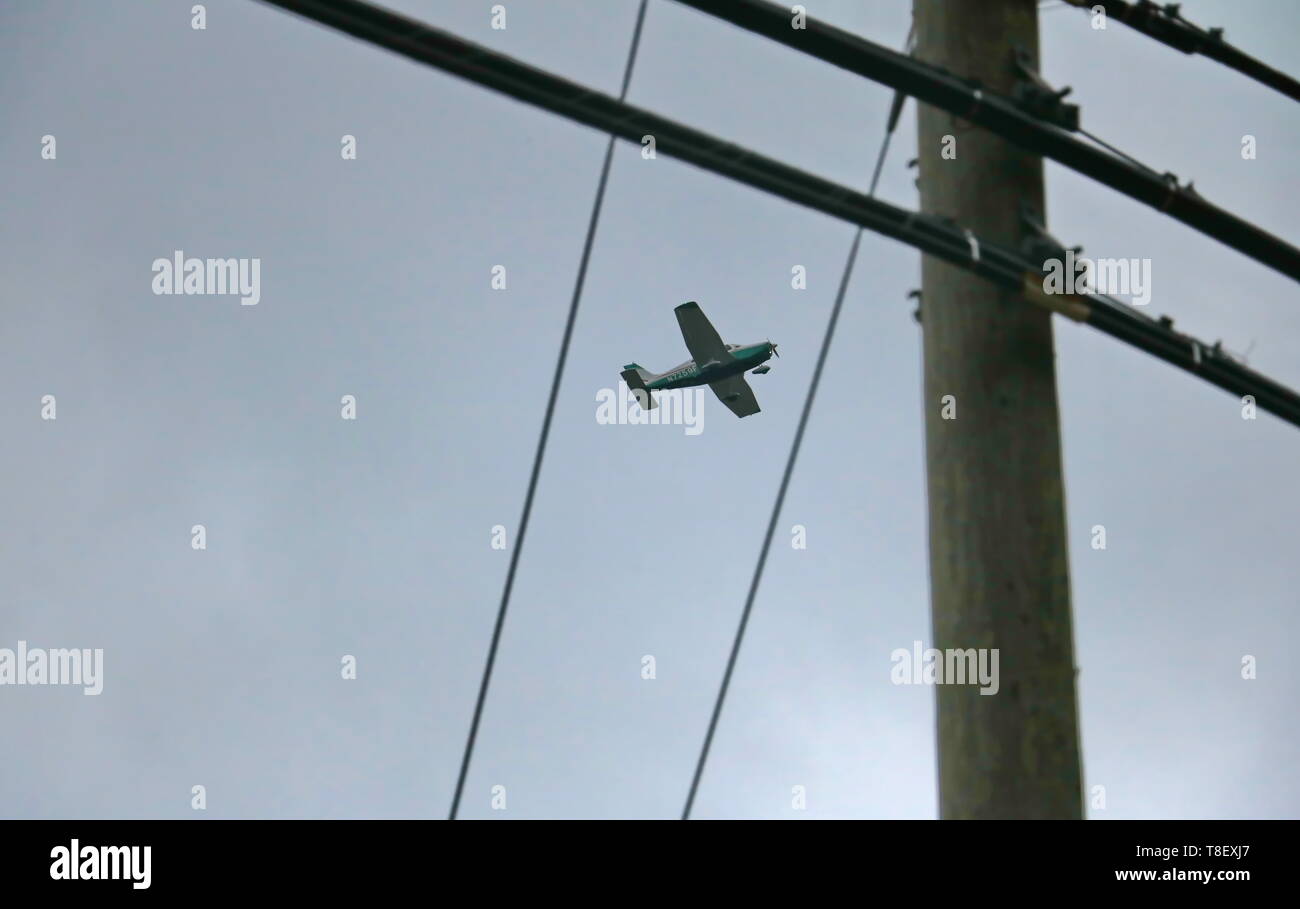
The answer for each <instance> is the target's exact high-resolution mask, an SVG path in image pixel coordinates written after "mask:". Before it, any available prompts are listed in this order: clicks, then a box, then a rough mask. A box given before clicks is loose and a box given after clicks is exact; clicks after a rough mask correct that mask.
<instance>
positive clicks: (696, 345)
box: [622, 301, 781, 417]
mask: <svg viewBox="0 0 1300 909" xmlns="http://www.w3.org/2000/svg"><path fill="white" fill-rule="evenodd" d="M673 312H674V313H676V314H677V324H678V325H680V326H681V329H682V337H683V338H684V339H685V340H686V349H687V350H689V351H690V352H691V357H692V358H693V359H690V360H687V361H686V362H685V363H683V364H682V365H680V366H675V367H673V368H672V369H670V370H668V371H667V372H661V373H658V374H656V373H652V372H650V371H649V370H648V369H643V368H642V367H640V366H638V365H637V364H635V363H629V364H627V365H626V366H624V367H623V373H622V375H623V381H624V382H626V383H627V387H628V388H629V389H631V391H632V394H633V396H634V397H635V398H636V399H637V403H638V404H640V405H641V407H642V409H644V410H651V409H653V408H654V407H655V406H656V404H655V400H654V398H653V397H652V396H651V394H650V392H652V391H663V390H665V389H669V388H690V387H692V386H695V385H707V386H709V387H710V388H712V389H713V393H714V394H715V395H717V396H718V400H719V401H721V402H722V403H723V404H726V405H727V407H729V408H730V409H731V412H732V413H734V414H735V415H736V416H738V417H747V416H749V415H750V414H755V413H758V412H759V410H760V408H759V406H758V401H756V400H755V399H754V390H753V389H752V388H750V387H749V383H748V382H746V381H745V372H746V371H748V370H750V369H752V370H753V371H754V375H756V376H761V375H763V374H764V373H766V372H768V370H770V369H771V368H772V367H770V366H768V365H767V361H768V360H770V359H771V358H772V355H773V354H776V356H777V357H780V356H781V355H780V354H779V353H777V352H776V345H775V344H773V343H772V342H771V341H759V342H758V343H756V344H723V343H722V338H720V337H718V333H717V331H716V330H715V329H714V328H713V326H712V325H711V324H710V323H709V320H708V318H707V317H706V316H705V315H704V311H703V310H702V309H700V305H699V304H698V303H696V302H694V301H692V302H690V303H683V304H682V305H681V306H678V307H677V308H676V309H674V310H673Z"/></svg>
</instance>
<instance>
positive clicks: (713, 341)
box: [673, 301, 732, 366]
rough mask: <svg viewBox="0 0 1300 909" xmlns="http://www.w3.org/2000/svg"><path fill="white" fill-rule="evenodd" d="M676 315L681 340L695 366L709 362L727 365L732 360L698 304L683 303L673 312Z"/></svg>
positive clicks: (725, 346)
mask: <svg viewBox="0 0 1300 909" xmlns="http://www.w3.org/2000/svg"><path fill="white" fill-rule="evenodd" d="M673 312H675V313H676V314H677V324H678V325H680V326H681V329H682V338H683V339H685V341H686V349H687V350H689V351H690V352H691V359H692V360H694V361H695V365H696V366H704V365H705V364H706V363H708V362H709V361H711V360H714V361H717V362H719V363H729V362H730V361H731V359H732V356H731V354H730V352H728V350H727V345H726V344H723V343H722V339H721V338H720V337H718V332H717V331H716V330H715V329H714V327H713V326H712V325H711V324H710V323H709V320H708V317H707V316H705V315H704V310H702V309H700V304H698V303H695V302H694V301H692V302H690V303H683V304H682V305H681V306H678V307H677V308H676V309H674V310H673Z"/></svg>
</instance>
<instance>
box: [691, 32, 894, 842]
mask: <svg viewBox="0 0 1300 909" xmlns="http://www.w3.org/2000/svg"><path fill="white" fill-rule="evenodd" d="M911 43H912V33H911V32H909V33H908V36H907V44H908V46H909V47H910V46H911ZM905 100H906V98H905V96H904V95H902V94H901V93H900V94H897V95H895V96H894V100H893V102H892V103H891V104H890V110H889V117H888V120H887V121H886V124H885V135H884V138H882V139H881V142H880V151H879V153H877V155H876V166H875V169H874V171H873V172H872V174H871V189H870V190H868V191H867V194H868V195H869V196H874V195H875V194H876V184H877V183H878V182H879V180H880V169H881V167H882V166H883V165H884V163H885V156H886V154H888V152H889V140H890V138H891V137H892V136H893V135H894V129H895V128H896V127H897V126H898V118H899V115H900V114H901V113H902V108H903V102H904V101H905ZM861 243H862V228H861V227H859V228H858V229H857V231H855V232H854V234H853V245H852V246H850V247H849V254H848V257H847V258H846V259H845V260H844V271H843V273H842V274H841V276H840V286H839V289H838V290H837V291H836V293H835V305H834V306H832V307H831V317H830V320H829V321H828V322H827V323H826V334H825V335H823V336H822V346H821V351H820V352H819V353H818V354H817V366H816V368H815V369H814V370H813V377H812V382H811V383H809V385H808V395H807V397H805V398H804V402H803V413H802V414H801V415H800V417H799V427H798V429H796V430H795V433H794V441H793V442H792V443H791V445H790V454H789V456H788V457H787V458H786V461H785V473H783V474H782V475H781V485H780V487H778V488H777V492H776V501H775V502H774V503H773V504H772V516H771V518H769V519H768V522H767V533H766V534H765V535H764V536H763V546H762V548H761V549H760V550H759V552H758V563H757V564H756V565H755V566H754V576H753V578H752V579H751V580H750V582H749V593H748V595H747V596H746V597H745V608H744V609H742V610H741V613H740V624H739V626H738V627H737V628H736V636H735V638H734V639H733V640H732V644H731V654H730V655H729V656H728V657H727V668H726V670H725V671H724V672H723V674H722V685H721V686H720V687H719V689H718V696H717V698H716V700H714V702H713V713H712V715H710V717H709V728H708V730H707V731H706V732H705V733H704V744H703V745H702V746H701V748H700V756H699V758H698V760H696V762H695V773H694V775H693V776H692V777H691V788H690V792H689V793H687V795H686V807H684V808H683V809H682V820H684V821H686V820H690V817H691V808H692V807H693V806H694V804H695V794H696V792H697V791H698V790H699V788H700V778H701V777H702V776H703V775H704V765H705V764H706V763H707V762H708V760H709V751H710V749H711V748H712V747H713V735H714V733H715V732H716V731H717V728H718V718H719V717H720V716H721V715H722V705H723V703H724V702H725V701H726V699H727V690H728V688H730V686H731V674H732V671H733V670H734V669H735V668H736V658H737V657H738V656H739V655H740V645H741V642H742V641H743V640H744V639H745V629H746V628H747V627H748V626H749V614H750V613H751V612H752V611H753V609H754V597H755V596H757V594H758V585H759V582H760V581H761V580H762V579H763V569H764V568H765V567H766V566H767V554H768V551H769V550H770V549H771V548H772V537H773V535H774V534H775V533H776V522H777V521H778V520H780V517H781V508H782V507H783V506H784V505H785V493H786V490H787V489H788V488H789V487H790V477H791V475H792V474H793V473H794V464H795V461H796V460H798V458H799V448H800V446H801V445H803V434H804V430H805V429H806V428H807V426H808V416H809V414H811V413H812V406H813V400H814V399H815V398H816V397H817V386H818V385H819V384H821V378H822V367H823V366H825V365H826V355H827V353H829V351H830V349H831V340H832V339H833V338H834V337H835V326H836V325H837V324H838V323H839V320H840V309H841V308H842V307H843V305H844V294H845V291H846V290H848V286H849V277H850V276H851V275H852V274H853V263H854V262H855V261H856V260H857V258H858V246H859V245H860V244H861Z"/></svg>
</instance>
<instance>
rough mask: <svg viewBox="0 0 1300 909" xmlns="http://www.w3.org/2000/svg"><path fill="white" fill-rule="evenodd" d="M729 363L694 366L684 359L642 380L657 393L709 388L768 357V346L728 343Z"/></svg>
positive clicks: (769, 345) (714, 362)
mask: <svg viewBox="0 0 1300 909" xmlns="http://www.w3.org/2000/svg"><path fill="white" fill-rule="evenodd" d="M728 348H729V351H728V352H729V353H730V354H731V356H732V358H733V359H732V360H730V361H729V362H720V361H718V360H713V361H710V362H708V363H704V364H702V365H701V364H697V363H696V362H695V361H694V360H687V361H686V362H685V363H683V364H681V365H680V366H675V367H673V368H672V369H670V370H668V371H667V372H661V373H659V374H658V375H657V376H655V377H654V378H653V379H646V382H645V385H646V388H649V389H650V390H652V391H660V390H663V389H667V388H691V387H692V386H695V385H709V384H711V383H713V382H717V381H718V380H720V379H725V378H727V377H728V376H734V375H738V374H741V373H745V372H748V371H749V370H751V369H753V368H754V367H756V366H760V365H762V364H763V363H766V362H767V361H768V360H770V359H771V358H772V345H771V344H770V343H769V342H767V341H760V342H758V343H757V344H729V345H728Z"/></svg>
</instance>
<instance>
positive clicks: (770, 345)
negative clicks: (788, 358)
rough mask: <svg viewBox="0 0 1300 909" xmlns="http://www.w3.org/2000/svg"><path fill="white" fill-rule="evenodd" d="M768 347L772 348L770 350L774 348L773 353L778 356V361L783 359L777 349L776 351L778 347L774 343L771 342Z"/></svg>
mask: <svg viewBox="0 0 1300 909" xmlns="http://www.w3.org/2000/svg"><path fill="white" fill-rule="evenodd" d="M767 346H768V347H770V348H772V353H774V354H776V358H777V359H778V360H779V359H781V354H780V353H778V352H777V349H776V345H775V344H773V343H772V342H771V341H770V340H769V341H768V342H767Z"/></svg>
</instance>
